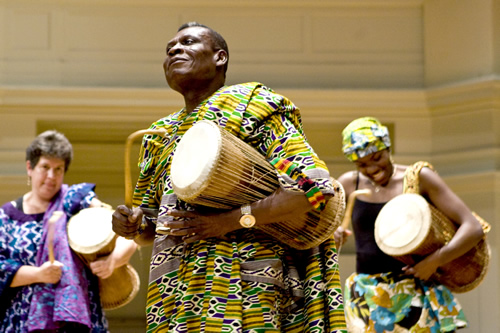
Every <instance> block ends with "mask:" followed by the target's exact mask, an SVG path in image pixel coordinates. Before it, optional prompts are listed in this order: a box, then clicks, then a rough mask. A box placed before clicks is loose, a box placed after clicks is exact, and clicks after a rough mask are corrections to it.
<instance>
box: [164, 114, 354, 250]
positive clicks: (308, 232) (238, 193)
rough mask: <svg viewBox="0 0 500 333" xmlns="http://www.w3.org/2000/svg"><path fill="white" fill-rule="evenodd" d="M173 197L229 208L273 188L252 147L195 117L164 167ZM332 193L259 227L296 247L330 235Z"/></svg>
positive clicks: (336, 211)
mask: <svg viewBox="0 0 500 333" xmlns="http://www.w3.org/2000/svg"><path fill="white" fill-rule="evenodd" d="M170 174H171V181H172V185H173V188H174V192H175V194H176V195H177V197H178V198H179V199H181V200H183V201H185V202H188V203H190V204H193V205H198V206H203V207H211V208H216V209H233V208H235V207H240V206H242V205H243V204H246V203H251V202H254V201H257V200H260V199H263V198H265V197H267V196H269V195H270V194H271V193H273V192H274V191H276V190H277V189H278V187H279V186H280V185H279V181H278V177H277V174H276V171H275V169H274V168H273V167H272V166H271V164H270V163H269V162H268V161H267V160H266V159H265V158H264V157H263V156H262V155H261V154H260V153H259V152H257V150H255V149H254V148H253V147H252V146H250V145H248V144H247V143H245V142H243V141H242V140H241V139H239V138H237V137H236V136H234V135H232V134H231V133H229V132H227V131H225V130H223V129H221V128H220V127H219V126H217V125H216V124H215V123H213V122H211V121H206V120H202V121H199V122H197V123H196V124H195V125H193V127H191V128H190V129H189V130H188V131H186V133H185V134H184V136H183V138H182V139H181V141H180V142H179V144H178V146H177V148H176V152H175V154H174V157H173V160H172V165H171V169H170ZM333 181H334V185H335V188H336V190H337V193H336V194H335V196H334V197H333V198H331V199H330V200H329V201H328V203H327V205H326V208H325V209H324V210H323V211H322V212H321V213H319V212H316V211H311V212H309V213H307V214H303V215H300V216H297V218H296V219H293V220H287V221H283V222H278V223H273V224H268V225H263V226H259V227H258V228H259V229H261V230H262V231H264V232H266V233H268V234H270V235H272V236H273V237H275V238H277V239H278V240H280V241H282V242H283V243H285V244H288V245H290V246H292V247H294V248H297V249H307V248H311V247H314V246H316V245H318V244H320V243H322V242H323V241H325V240H326V239H328V238H329V237H331V235H332V234H333V232H334V231H335V229H337V227H338V226H339V225H340V223H341V221H342V217H343V213H344V192H343V188H342V186H341V185H340V183H337V181H336V180H333Z"/></svg>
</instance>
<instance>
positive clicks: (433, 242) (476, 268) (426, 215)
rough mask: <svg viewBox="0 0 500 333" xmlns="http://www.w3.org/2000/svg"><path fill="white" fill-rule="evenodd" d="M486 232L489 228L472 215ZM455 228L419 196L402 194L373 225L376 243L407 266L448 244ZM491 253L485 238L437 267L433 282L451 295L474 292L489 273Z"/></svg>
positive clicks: (385, 209)
mask: <svg viewBox="0 0 500 333" xmlns="http://www.w3.org/2000/svg"><path fill="white" fill-rule="evenodd" d="M475 217H476V218H478V220H479V222H480V223H481V224H482V225H483V229H484V231H485V233H486V232H488V231H489V225H488V224H487V223H486V222H485V221H484V220H482V219H481V218H480V217H479V216H477V215H475ZM456 230H457V226H456V225H455V224H454V223H453V222H452V221H451V220H450V219H449V218H448V217H447V216H446V215H444V214H443V213H442V212H441V211H439V210H438V209H437V208H436V207H434V206H433V205H431V204H429V203H428V202H427V201H426V200H425V199H424V198H423V197H422V196H421V195H419V194H413V193H407V194H401V195H399V196H397V197H395V198H393V199H392V200H390V201H389V202H388V203H387V204H385V205H384V207H383V208H382V210H381V211H380V213H379V215H378V216H377V219H376V221H375V241H376V242H377V245H378V247H379V248H380V249H381V250H382V251H383V252H384V253H386V254H388V255H390V256H392V257H394V258H396V259H398V260H400V261H402V262H403V263H405V264H408V265H415V264H416V263H417V262H419V261H420V260H422V259H423V258H425V257H426V256H427V255H429V254H431V253H433V252H434V251H436V250H438V249H439V248H441V247H443V246H444V245H445V244H447V243H448V242H449V241H450V240H451V239H452V238H453V236H454V235H455V232H456ZM489 261H490V249H489V246H488V244H487V242H486V237H484V238H483V239H482V240H481V241H480V242H479V243H478V244H477V245H476V246H475V247H474V248H472V249H471V250H469V251H468V252H467V253H465V254H464V255H462V256H460V257H458V258H456V259H454V260H452V261H451V262H449V263H447V264H445V265H443V266H440V267H439V268H438V270H437V272H436V273H435V274H434V275H433V276H432V279H433V280H435V281H437V282H439V283H440V284H443V285H445V286H447V287H448V288H449V289H450V290H451V291H452V292H457V293H462V292H466V291H469V290H472V289H474V288H476V287H477V286H478V285H479V284H480V283H481V282H482V280H483V278H484V277H485V275H486V272H487V270H488V265H489Z"/></svg>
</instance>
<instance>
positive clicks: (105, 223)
mask: <svg viewBox="0 0 500 333" xmlns="http://www.w3.org/2000/svg"><path fill="white" fill-rule="evenodd" d="M112 215H113V211H112V210H110V209H109V208H105V207H92V208H85V209H82V210H81V211H80V212H78V214H76V215H74V216H73V217H71V219H70V220H69V222H68V226H67V230H68V242H69V245H70V246H71V248H72V249H73V250H74V251H76V252H78V253H82V254H89V253H95V252H96V251H97V250H99V249H101V248H103V247H104V246H106V245H107V244H109V243H110V242H111V241H112V240H113V239H114V237H115V235H116V234H115V233H114V231H113V225H112V222H111V220H112Z"/></svg>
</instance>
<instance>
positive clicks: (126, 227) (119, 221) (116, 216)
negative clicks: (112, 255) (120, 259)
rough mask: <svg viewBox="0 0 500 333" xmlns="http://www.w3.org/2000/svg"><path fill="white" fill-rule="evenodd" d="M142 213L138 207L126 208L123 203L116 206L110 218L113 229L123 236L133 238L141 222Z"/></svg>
mask: <svg viewBox="0 0 500 333" xmlns="http://www.w3.org/2000/svg"><path fill="white" fill-rule="evenodd" d="M142 214H143V212H142V210H141V209H140V208H138V207H134V208H128V207H127V206H125V205H120V206H118V207H116V210H115V211H114V212H113V219H112V222H113V231H114V232H116V233H117V234H118V235H120V236H123V237H125V238H129V239H132V238H134V237H135V236H136V235H137V231H138V229H139V226H140V225H141V223H142Z"/></svg>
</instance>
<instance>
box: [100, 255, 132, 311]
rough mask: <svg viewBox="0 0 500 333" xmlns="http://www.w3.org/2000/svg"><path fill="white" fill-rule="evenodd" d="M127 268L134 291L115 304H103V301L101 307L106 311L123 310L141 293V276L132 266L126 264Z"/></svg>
mask: <svg viewBox="0 0 500 333" xmlns="http://www.w3.org/2000/svg"><path fill="white" fill-rule="evenodd" d="M125 268H126V272H127V273H128V275H129V276H130V278H131V281H132V290H131V291H130V293H129V294H128V295H127V297H125V298H123V299H121V300H118V301H115V302H102V300H101V305H102V308H103V309H104V310H115V309H118V308H121V307H123V306H125V305H127V304H128V303H130V302H131V301H132V300H133V299H134V298H135V296H137V293H138V292H139V289H140V286H141V279H140V278H139V274H138V273H137V271H136V270H135V268H134V267H133V266H132V265H130V264H126V266H125Z"/></svg>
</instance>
